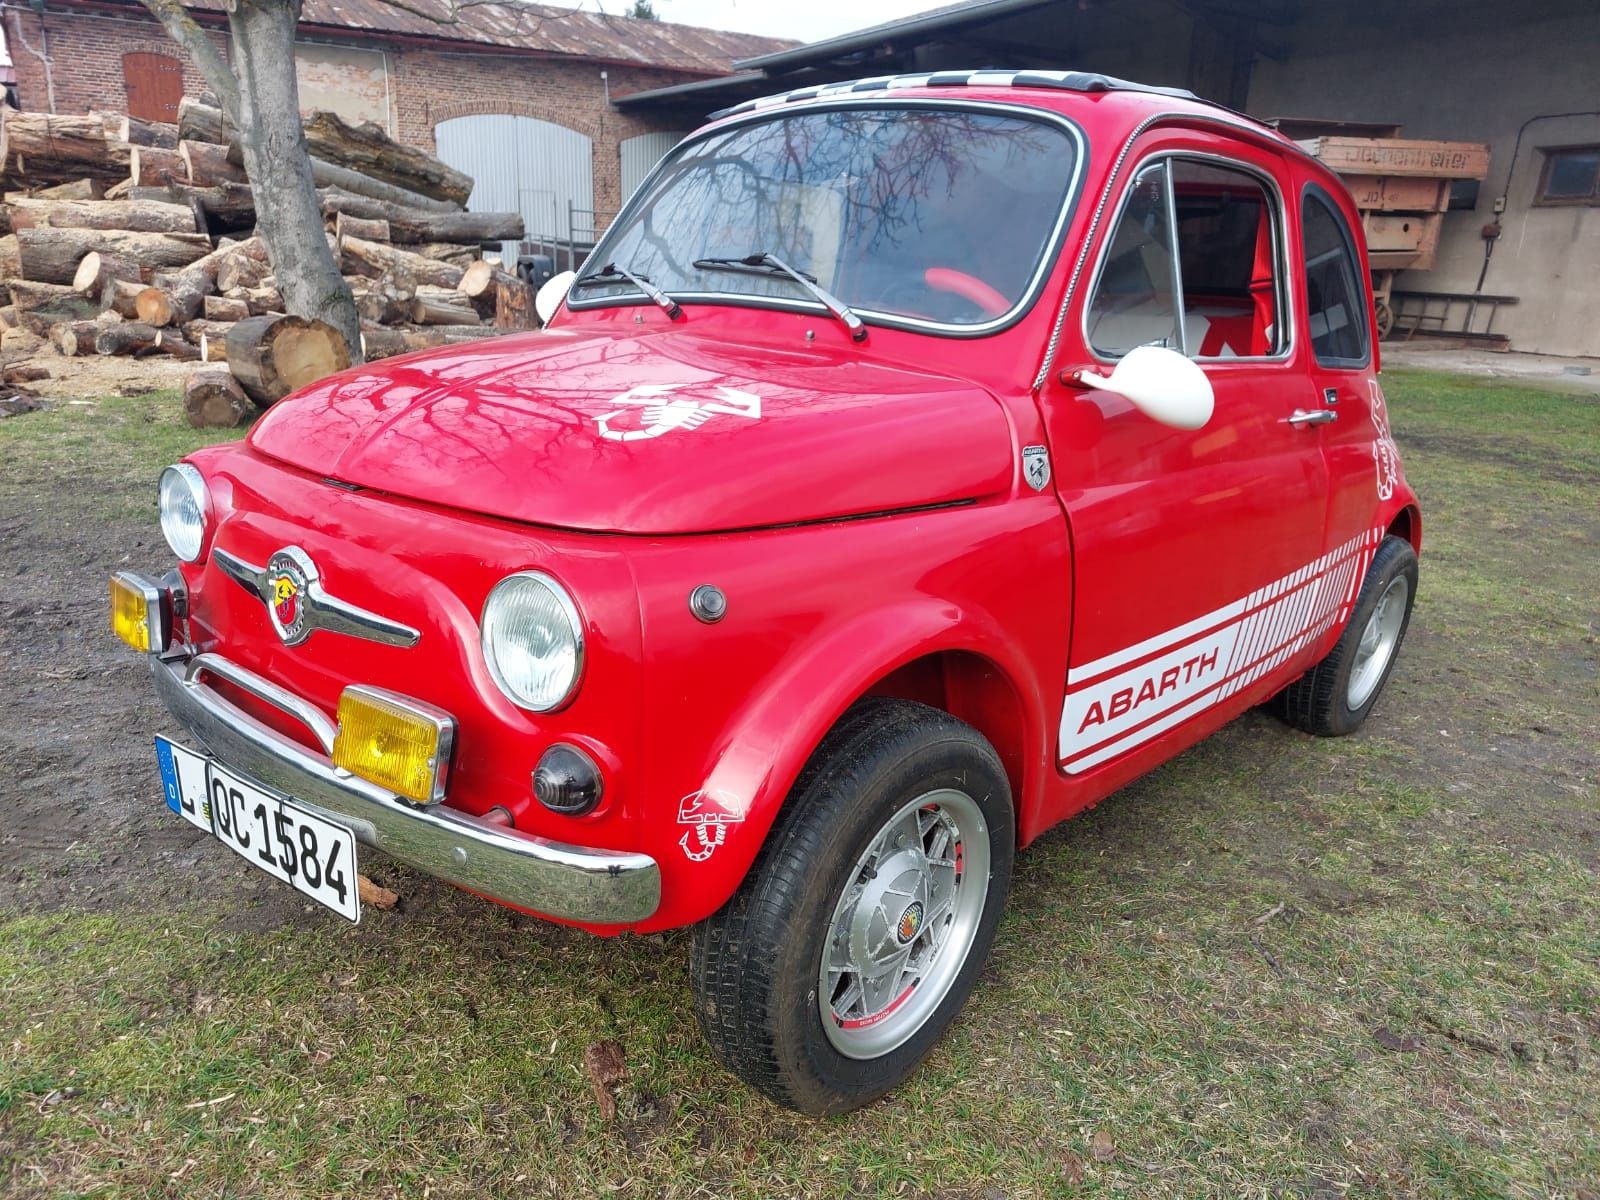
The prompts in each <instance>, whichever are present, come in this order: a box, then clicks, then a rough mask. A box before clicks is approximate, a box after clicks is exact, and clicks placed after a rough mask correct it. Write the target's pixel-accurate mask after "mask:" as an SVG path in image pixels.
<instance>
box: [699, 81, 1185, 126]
mask: <svg viewBox="0 0 1600 1200" xmlns="http://www.w3.org/2000/svg"><path fill="white" fill-rule="evenodd" d="M921 87H1034V88H1054V89H1056V90H1058V91H1066V92H1150V93H1153V94H1155V95H1158V96H1172V97H1175V98H1177V99H1180V100H1198V99H1200V97H1198V96H1196V95H1195V94H1194V93H1193V92H1190V91H1186V90H1184V89H1183V88H1169V87H1156V86H1154V85H1152V84H1147V83H1132V82H1130V81H1128V80H1126V79H1118V78H1116V77H1115V76H1113V75H1100V74H1097V73H1095V72H1093V71H992V70H991V71H930V72H927V73H926V74H922V75H878V76H875V77H873V78H871V79H853V80H850V81H848V82H846V83H819V84H813V85H812V86H811V87H803V88H795V89H794V90H793V91H790V92H780V93H778V94H777V95H776V96H762V97H759V98H758V99H755V100H746V101H745V102H744V103H743V104H735V105H733V107H731V108H725V109H723V110H722V111H721V112H717V113H713V114H712V119H713V120H717V119H720V118H722V117H731V116H734V115H736V114H738V113H748V112H758V111H760V110H762V109H767V108H775V107H777V106H778V105H780V104H794V103H797V102H798V101H801V100H817V99H827V98H833V97H838V96H850V95H855V94H857V93H860V92H882V91H895V90H898V89H900V88H921Z"/></svg>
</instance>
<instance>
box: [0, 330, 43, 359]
mask: <svg viewBox="0 0 1600 1200" xmlns="http://www.w3.org/2000/svg"><path fill="white" fill-rule="evenodd" d="M44 341H45V340H44V335H43V334H38V333H35V332H34V331H33V330H31V329H26V328H24V327H22V326H20V325H19V326H17V327H16V328H15V329H7V330H5V331H4V332H0V357H3V358H4V359H5V360H6V361H7V362H10V361H12V360H13V359H18V358H28V357H30V356H31V355H34V354H37V353H38V352H39V351H40V350H42V349H43V348H44Z"/></svg>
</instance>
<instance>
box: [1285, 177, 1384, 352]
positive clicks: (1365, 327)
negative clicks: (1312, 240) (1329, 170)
mask: <svg viewBox="0 0 1600 1200" xmlns="http://www.w3.org/2000/svg"><path fill="white" fill-rule="evenodd" d="M1313 199H1314V200H1316V202H1317V203H1318V204H1321V205H1322V206H1323V207H1324V208H1326V209H1327V210H1328V212H1329V214H1330V215H1332V217H1333V223H1334V225H1335V227H1336V228H1337V230H1338V233H1339V240H1340V241H1341V242H1342V243H1343V244H1344V248H1345V253H1346V254H1347V255H1348V256H1349V258H1350V262H1351V264H1352V265H1353V266H1354V267H1355V283H1356V286H1357V287H1358V288H1360V291H1361V304H1360V307H1359V309H1358V311H1359V312H1360V313H1361V334H1362V347H1363V349H1362V354H1361V357H1360V358H1331V357H1330V358H1324V357H1323V356H1322V355H1320V354H1318V353H1317V343H1316V339H1315V338H1313V337H1311V336H1310V321H1311V289H1310V277H1309V276H1308V275H1307V273H1306V266H1305V263H1306V205H1307V204H1309V203H1311V201H1312V200H1313ZM1299 231H1300V244H1299V247H1298V249H1299V251H1300V258H1299V261H1300V272H1299V274H1300V279H1301V280H1302V282H1303V283H1304V284H1305V287H1304V294H1305V305H1306V322H1307V326H1306V327H1307V336H1306V343H1307V345H1308V346H1309V347H1310V348H1311V361H1312V362H1314V363H1315V364H1316V365H1317V366H1318V367H1319V368H1321V369H1322V370H1326V371H1363V370H1366V369H1367V368H1368V367H1369V366H1371V365H1372V355H1373V346H1374V344H1375V342H1376V339H1375V338H1374V337H1373V332H1374V330H1373V323H1372V311H1371V310H1372V295H1371V292H1372V274H1371V272H1370V271H1367V270H1365V269H1364V268H1363V266H1362V262H1361V253H1360V251H1359V250H1358V249H1357V248H1356V243H1355V240H1354V234H1353V232H1352V230H1351V227H1350V222H1349V221H1348V220H1346V219H1345V215H1344V212H1343V210H1342V209H1340V207H1339V204H1338V202H1337V201H1336V200H1335V199H1334V198H1333V193H1331V192H1330V191H1328V189H1327V188H1325V187H1323V186H1322V185H1321V184H1320V183H1308V184H1306V186H1305V188H1304V189H1303V190H1302V191H1301V193H1300V226H1299ZM1363 278H1365V279H1366V282H1367V286H1366V287H1364V288H1362V287H1361V282H1362V279H1363Z"/></svg>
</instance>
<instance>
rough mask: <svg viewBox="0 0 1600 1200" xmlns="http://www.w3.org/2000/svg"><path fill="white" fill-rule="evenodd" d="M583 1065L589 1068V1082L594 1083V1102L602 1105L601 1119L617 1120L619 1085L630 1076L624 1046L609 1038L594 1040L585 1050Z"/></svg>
mask: <svg viewBox="0 0 1600 1200" xmlns="http://www.w3.org/2000/svg"><path fill="white" fill-rule="evenodd" d="M583 1065H584V1066H585V1067H587V1068H588V1069H589V1082H590V1083H592V1084H593V1085H594V1102H595V1103H596V1104H598V1105H599V1106H600V1119H601V1120H602V1121H614V1120H616V1117H617V1085H618V1084H620V1083H621V1082H622V1081H623V1080H624V1079H626V1078H627V1077H628V1063H627V1060H625V1059H624V1058H623V1057H622V1046H621V1045H620V1044H618V1043H617V1042H613V1041H611V1040H609V1039H607V1040H606V1041H603V1042H594V1043H592V1044H591V1045H590V1046H589V1048H588V1049H587V1050H585V1051H584V1052H583Z"/></svg>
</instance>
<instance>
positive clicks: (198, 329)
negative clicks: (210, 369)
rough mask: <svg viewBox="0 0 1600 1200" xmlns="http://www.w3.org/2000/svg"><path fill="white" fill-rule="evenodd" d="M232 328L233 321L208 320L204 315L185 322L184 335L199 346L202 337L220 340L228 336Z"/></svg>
mask: <svg viewBox="0 0 1600 1200" xmlns="http://www.w3.org/2000/svg"><path fill="white" fill-rule="evenodd" d="M232 328H233V322H231V321H208V320H206V319H205V318H204V317H196V318H195V319H194V320H192V321H185V322H184V323H183V336H184V337H186V338H188V339H189V340H190V341H191V342H193V343H194V344H195V345H197V346H198V345H199V344H200V339H201V338H203V337H213V338H217V339H218V340H220V339H222V338H225V337H227V336H228V330H230V329H232Z"/></svg>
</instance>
